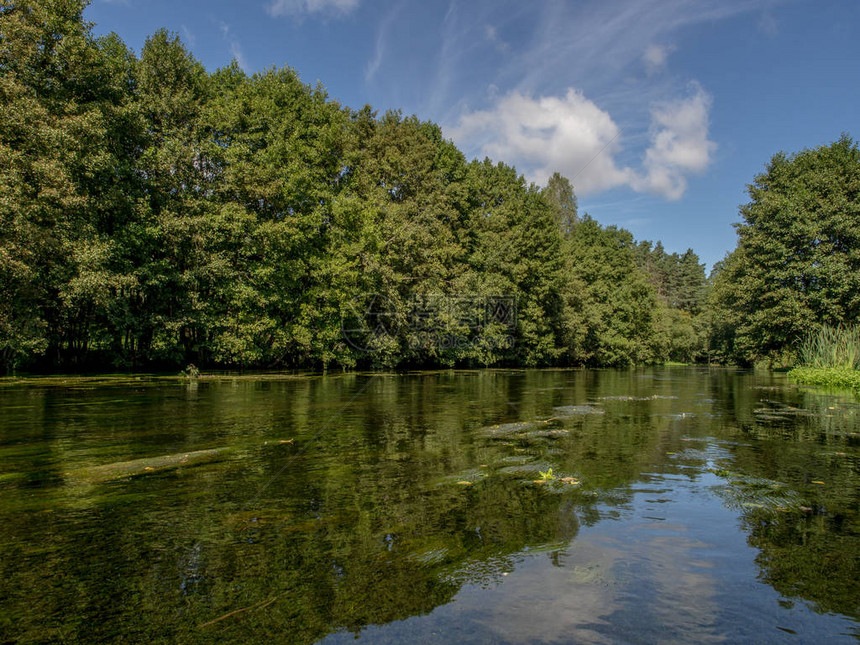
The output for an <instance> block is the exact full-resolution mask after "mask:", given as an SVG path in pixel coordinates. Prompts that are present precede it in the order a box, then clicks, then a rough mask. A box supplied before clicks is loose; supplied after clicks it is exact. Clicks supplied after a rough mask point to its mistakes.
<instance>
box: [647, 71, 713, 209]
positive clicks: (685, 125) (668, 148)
mask: <svg viewBox="0 0 860 645" xmlns="http://www.w3.org/2000/svg"><path fill="white" fill-rule="evenodd" d="M692 88H693V90H694V93H693V95H692V96H690V97H688V98H684V99H678V100H675V101H669V102H665V103H661V104H658V105H656V106H655V107H654V109H653V110H652V111H651V145H650V146H649V147H648V150H647V151H646V152H645V160H644V163H643V165H644V168H645V171H646V174H645V176H644V178H643V179H644V186H645V187H646V188H647V189H648V190H650V191H652V192H655V193H659V194H662V195H665V196H666V197H668V198H669V199H678V198H679V197H681V196H682V195H683V194H684V191H685V190H686V188H687V176H688V175H690V174H694V173H700V172H703V171H704V170H705V169H706V168H707V167H708V165H709V164H710V162H711V156H712V155H713V153H714V151H715V150H716V148H717V144H716V143H714V142H713V141H710V140H708V128H709V125H710V123H709V119H708V114H709V112H710V109H711V97H710V96H709V95H708V94H707V93H706V92H705V91H704V90H703V89H702V88H701V87H700V86H699V85H697V84H694V85H693V86H692ZM634 188H637V189H638V188H639V187H638V186H634Z"/></svg>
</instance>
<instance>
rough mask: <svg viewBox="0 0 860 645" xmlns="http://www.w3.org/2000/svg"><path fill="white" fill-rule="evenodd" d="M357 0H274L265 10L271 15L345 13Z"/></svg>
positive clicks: (350, 9)
mask: <svg viewBox="0 0 860 645" xmlns="http://www.w3.org/2000/svg"><path fill="white" fill-rule="evenodd" d="M358 2H359V0H274V1H273V2H271V3H270V4H269V5H268V6H267V7H266V10H267V11H268V12H269V14H271V15H273V16H290V15H301V14H312V13H327V14H330V15H335V16H337V15H345V14H348V13H349V12H350V11H352V10H353V9H355V8H356V7H357V6H358Z"/></svg>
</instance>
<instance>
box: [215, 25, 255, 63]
mask: <svg viewBox="0 0 860 645" xmlns="http://www.w3.org/2000/svg"><path fill="white" fill-rule="evenodd" d="M220 26H221V34H222V35H223V36H224V40H226V41H227V45H228V46H229V48H230V55H231V56H232V57H233V58H234V59H235V60H236V62H237V63H238V64H239V67H241V68H242V69H243V70H245V71H246V72H247V71H249V67H248V61H247V60H246V58H245V55H244V53H243V52H242V46H241V45H240V44H239V40H238V39H237V38H236V36H235V35H234V34H233V32H232V31H231V30H230V25H228V24H227V23H226V22H222V23H221V25H220Z"/></svg>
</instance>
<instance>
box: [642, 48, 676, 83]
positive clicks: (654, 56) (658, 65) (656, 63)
mask: <svg viewBox="0 0 860 645" xmlns="http://www.w3.org/2000/svg"><path fill="white" fill-rule="evenodd" d="M673 51H675V48H674V47H672V46H670V47H665V46H663V45H649V46H648V47H647V48H646V49H645V53H644V54H642V60H643V62H644V63H645V69H646V70H647V72H648V75H649V76H651V75H652V74H656V73H657V72H659V71H661V70H662V69H663V68H664V67H665V66H666V61H667V60H669V54H671V53H672V52H673Z"/></svg>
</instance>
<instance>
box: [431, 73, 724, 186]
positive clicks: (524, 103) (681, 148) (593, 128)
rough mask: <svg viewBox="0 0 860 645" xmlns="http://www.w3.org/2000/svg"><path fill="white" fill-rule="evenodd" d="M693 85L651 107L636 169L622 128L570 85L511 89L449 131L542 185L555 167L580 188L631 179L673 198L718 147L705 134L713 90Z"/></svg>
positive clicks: (633, 183)
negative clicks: (625, 159)
mask: <svg viewBox="0 0 860 645" xmlns="http://www.w3.org/2000/svg"><path fill="white" fill-rule="evenodd" d="M694 89H695V93H694V94H693V95H692V96H690V97H688V98H684V99H679V100H675V101H670V102H665V103H661V104H658V105H656V106H655V107H654V108H653V110H652V111H651V119H652V125H651V130H650V145H649V147H648V149H647V150H646V152H645V155H644V159H643V163H642V169H641V170H636V169H633V168H630V167H624V166H621V165H619V163H618V162H617V156H618V155H619V154H620V153H621V152H622V146H621V136H620V135H621V128H620V127H619V126H618V124H616V123H615V121H614V120H613V119H612V117H611V116H610V114H609V113H608V112H607V111H605V110H602V109H601V108H600V107H598V106H597V105H596V104H595V103H594V102H593V101H591V100H589V99H588V98H586V97H585V96H584V95H583V94H582V92H580V91H578V90H575V89H572V88H571V89H568V90H567V92H566V93H565V94H564V96H546V97H539V98H532V97H530V96H527V95H525V94H522V93H519V92H512V93H510V94H507V95H506V96H504V97H501V98H499V99H498V100H497V101H496V102H495V105H494V106H493V107H492V108H491V109H488V110H478V111H473V112H466V113H464V114H463V115H462V116H461V117H460V119H459V122H458V123H457V125H456V126H455V127H453V128H447V129H446V134H447V135H448V136H451V137H452V138H453V139H454V140H455V141H457V143H458V144H459V145H460V146H461V147H463V148H465V149H467V150H477V151H479V154H480V155H481V156H488V157H491V158H493V159H496V160H503V161H505V162H507V163H513V164H515V165H516V166H517V168H518V169H519V170H520V171H522V172H524V174H525V175H526V177H527V178H528V179H530V180H532V181H535V182H537V183H539V184H543V183H545V182H546V180H547V179H548V177H549V176H550V175H551V174H552V173H553V172H555V171H558V172H560V173H562V174H563V175H565V176H566V177H568V178H569V179H570V180H571V181H572V182H573V183H574V185H575V187H576V190H577V192H578V193H580V194H583V195H585V194H589V193H592V194H593V193H599V192H601V191H604V190H608V189H610V188H615V187H619V186H629V187H630V188H632V189H633V190H636V191H639V192H653V193H657V194H659V195H662V196H664V197H666V198H668V199H678V198H680V197H681V196H682V195H683V193H684V190H685V189H686V186H687V179H686V177H687V175H689V174H690V173H695V172H701V171H703V170H704V169H705V168H706V167H707V166H708V164H709V163H710V158H711V154H712V153H713V151H714V149H715V147H716V144H714V143H713V142H711V141H709V140H708V111H709V108H710V97H709V96H708V95H707V94H706V93H705V92H704V91H703V90H702V89H701V88H700V87H698V86H694Z"/></svg>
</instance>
